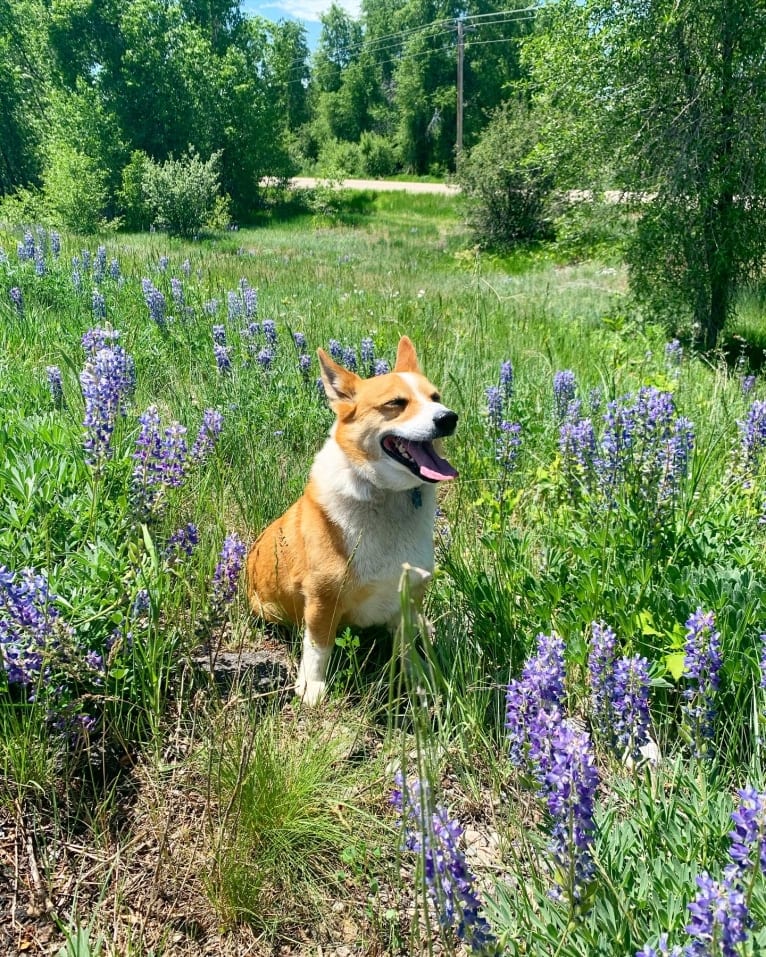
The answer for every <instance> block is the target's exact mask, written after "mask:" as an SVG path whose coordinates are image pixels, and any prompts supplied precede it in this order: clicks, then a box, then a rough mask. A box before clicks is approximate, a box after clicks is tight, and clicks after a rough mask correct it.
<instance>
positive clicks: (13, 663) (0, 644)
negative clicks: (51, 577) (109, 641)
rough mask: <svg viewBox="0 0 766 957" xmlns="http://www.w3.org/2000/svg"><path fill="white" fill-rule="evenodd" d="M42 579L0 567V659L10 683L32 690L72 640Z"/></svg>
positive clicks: (31, 571)
mask: <svg viewBox="0 0 766 957" xmlns="http://www.w3.org/2000/svg"><path fill="white" fill-rule="evenodd" d="M56 600H57V599H56V596H55V595H54V594H53V593H52V592H51V591H50V588H49V587H48V580H47V578H46V577H45V575H42V574H39V573H37V572H35V570H34V569H32V568H25V569H23V570H22V571H21V572H18V573H15V572H12V571H10V570H9V569H8V568H6V567H5V566H4V565H0V659H2V663H3V667H4V669H5V673H6V676H7V678H8V681H9V683H11V684H18V685H23V686H25V687H35V686H36V685H37V683H38V682H39V681H40V680H41V679H44V678H46V677H47V676H48V675H49V673H50V659H51V657H52V656H54V655H55V654H56V653H57V652H59V651H60V650H62V648H63V647H65V645H66V644H67V643H69V642H71V640H72V637H73V636H72V630H71V628H70V627H69V626H68V625H67V624H66V623H65V622H64V621H63V620H62V619H61V617H60V614H59V611H58V609H57V608H56Z"/></svg>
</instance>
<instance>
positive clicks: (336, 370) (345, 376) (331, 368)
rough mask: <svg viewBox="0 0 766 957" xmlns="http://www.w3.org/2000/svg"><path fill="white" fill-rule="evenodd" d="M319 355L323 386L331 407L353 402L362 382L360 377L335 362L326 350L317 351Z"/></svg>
mask: <svg viewBox="0 0 766 957" xmlns="http://www.w3.org/2000/svg"><path fill="white" fill-rule="evenodd" d="M317 355H318V356H319V369H320V371H321V373H322V384H323V385H324V390H325V392H326V393H327V399H328V401H329V403H330V405H332V406H334V405H335V403H336V402H353V401H354V398H355V396H356V390H357V388H358V387H359V383H360V382H361V381H362V380H361V379H360V378H359V376H358V375H357V374H356V373H355V372H351V370H350V369H344V367H343V366H340V365H338V363H337V362H334V361H333V360H332V359H331V358H330V357H329V356H328V355H327V353H326V352H325V351H324V349H317Z"/></svg>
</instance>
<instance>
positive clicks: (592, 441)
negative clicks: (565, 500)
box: [559, 403, 596, 499]
mask: <svg viewBox="0 0 766 957" xmlns="http://www.w3.org/2000/svg"><path fill="white" fill-rule="evenodd" d="M570 405H574V403H570ZM559 451H560V453H561V469H562V472H563V474H564V477H565V483H566V488H567V491H568V493H569V496H570V498H572V499H575V498H577V497H578V496H579V495H580V493H581V492H583V491H584V492H587V493H589V494H590V493H592V491H593V488H594V483H595V462H596V434H595V432H594V431H593V423H592V422H591V420H590V419H578V418H575V417H572V418H570V416H569V415H567V417H566V419H565V420H564V422H563V423H562V424H561V428H560V430H559Z"/></svg>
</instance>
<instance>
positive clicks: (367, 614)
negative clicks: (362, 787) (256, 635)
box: [247, 336, 458, 704]
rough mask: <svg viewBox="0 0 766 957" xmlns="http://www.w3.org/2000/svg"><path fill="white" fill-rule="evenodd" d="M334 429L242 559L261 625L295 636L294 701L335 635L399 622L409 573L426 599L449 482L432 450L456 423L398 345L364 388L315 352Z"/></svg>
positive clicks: (320, 682)
mask: <svg viewBox="0 0 766 957" xmlns="http://www.w3.org/2000/svg"><path fill="white" fill-rule="evenodd" d="M317 354H318V356H319V364H320V369H321V373H322V382H323V384H324V389H325V392H326V394H327V398H328V401H329V403H330V407H331V408H332V410H333V412H334V413H335V422H334V424H333V426H332V429H331V430H330V435H329V438H328V439H327V441H326V442H325V444H324V446H323V447H322V448H321V449H320V451H319V452H318V454H317V456H316V458H315V459H314V463H313V465H312V468H311V473H310V476H309V480H308V484H307V485H306V488H305V490H304V492H303V495H301V497H300V498H299V499H298V500H297V501H296V502H295V503H294V504H293V505H292V506H291V507H290V508H289V509H288V510H287V511H286V512H285V513H284V515H282V517H281V518H278V519H277V520H276V521H274V522H273V523H272V524H271V525H269V526H268V528H267V529H266V530H265V531H264V532H263V533H262V534H261V536H260V537H259V538H258V539H257V541H256V542H255V544H254V545H253V547H252V549H251V550H250V553H249V555H248V557H247V592H248V597H249V600H250V604H251V606H252V608H253V611H254V612H255V613H256V614H257V615H258V616H259V617H261V618H262V619H264V620H266V621H275V622H282V623H285V624H293V625H296V626H302V627H303V629H304V634H303V654H302V658H301V662H300V666H299V669H298V678H297V682H296V687H295V690H296V693H297V694H298V695H299V696H300V697H301V698H302V699H303V701H304V702H306V703H307V704H316V703H317V702H318V701H320V700H321V698H322V697H323V696H324V692H325V679H326V674H327V663H328V661H329V658H330V653H331V651H332V648H333V645H334V643H335V636H336V633H337V631H338V628H339V627H340V626H342V625H356V626H359V627H366V626H369V625H386V626H388V627H389V628H391V629H395V628H396V625H397V624H398V621H399V607H400V606H399V594H398V588H399V581H400V578H401V575H402V566H403V565H404V564H405V563H408V564H409V565H410V566H413V568H414V569H422V570H423V572H422V573H420V574H416V575H415V576H414V577H413V580H414V584H413V589H412V592H413V597H414V598H415V600H416V601H420V600H422V596H423V592H424V590H425V585H426V583H427V581H428V579H429V578H430V577H431V574H432V572H433V568H434V541H433V538H434V516H435V512H436V485H437V484H438V483H439V482H443V481H449V480H451V479H454V478H455V477H456V475H457V472H456V471H455V469H454V468H453V467H452V465H450V463H449V462H447V461H446V459H444V458H443V457H442V455H441V450H440V448H439V440H440V439H442V438H444V437H446V436H450V435H452V434H453V433H454V431H455V428H456V426H457V421H458V416H457V413H456V412H453V411H452V410H451V409H448V408H447V406H445V405H444V404H443V403H442V400H441V395H440V394H439V391H438V390H437V389H436V388H435V386H433V385H432V384H431V383H430V382H429V381H428V379H427V378H426V377H425V376H424V375H423V374H422V373H421V371H420V367H419V365H418V358H417V355H416V352H415V347H414V346H413V344H412V342H411V341H410V340H409V339H408V338H407V337H406V336H402V338H401V340H400V341H399V346H398V349H397V354H396V364H395V366H394V369H393V371H392V372H389V373H386V374H385V375H379V376H374V377H373V378H370V379H362V378H361V377H360V376H358V375H356V373H354V372H351V371H349V370H348V369H345V368H344V367H343V366H340V365H338V364H337V363H336V362H334V361H333V360H332V359H331V358H330V356H328V355H327V354H326V353H325V352H324V351H323V350H322V349H319V350H317Z"/></svg>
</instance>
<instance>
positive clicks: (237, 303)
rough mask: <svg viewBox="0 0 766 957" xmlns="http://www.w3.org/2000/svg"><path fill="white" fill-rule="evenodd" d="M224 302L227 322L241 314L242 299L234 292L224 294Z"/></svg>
mask: <svg viewBox="0 0 766 957" xmlns="http://www.w3.org/2000/svg"><path fill="white" fill-rule="evenodd" d="M226 302H227V311H228V317H229V322H233V321H234V320H235V319H238V318H239V317H240V316H241V315H242V300H241V299H240V298H239V296H238V295H237V294H236V292H229V293H227V294H226Z"/></svg>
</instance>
